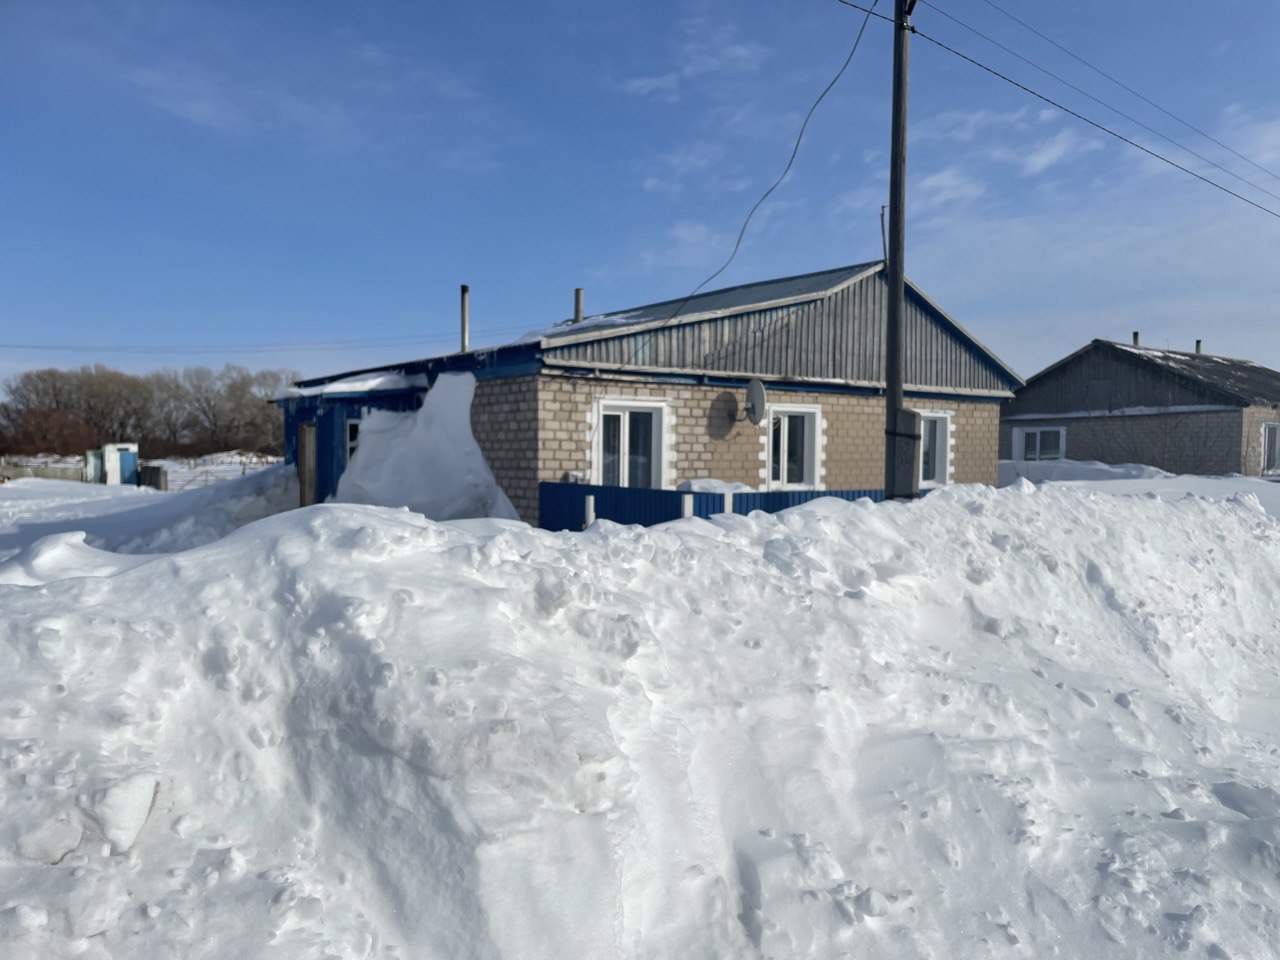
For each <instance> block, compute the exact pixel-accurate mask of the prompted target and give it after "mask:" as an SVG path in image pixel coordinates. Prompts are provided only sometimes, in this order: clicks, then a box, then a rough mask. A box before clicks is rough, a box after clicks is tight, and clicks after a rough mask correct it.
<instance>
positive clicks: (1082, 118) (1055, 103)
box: [836, 0, 1280, 219]
mask: <svg viewBox="0 0 1280 960" xmlns="http://www.w3.org/2000/svg"><path fill="white" fill-rule="evenodd" d="M836 2H837V3H841V4H843V5H844V6H846V7H852V8H853V9H855V10H861V11H862V12H863V13H865V14H867V15H868V16H875V17H878V18H879V19H881V20H884V21H887V22H889V23H892V22H893V19H892V18H891V17H886V16H883V15H882V14H878V13H874V12H873V10H872V9H871V8H869V7H864V6H861V5H860V4H857V3H854V2H853V0H836ZM935 9H936V8H935ZM909 29H910V30H911V32H912V33H914V34H915V35H916V36H918V37H919V38H920V39H922V40H927V41H929V43H932V44H933V45H934V46H935V47H940V48H941V49H943V50H945V51H947V53H950V54H952V55H953V56H956V57H959V58H960V59H961V60H965V61H968V62H969V63H971V64H973V65H974V66H975V67H977V68H978V69H980V70H985V71H986V72H987V73H989V74H991V75H992V76H994V77H999V78H1000V79H1001V80H1003V81H1004V82H1005V83H1008V84H1011V85H1012V86H1015V87H1017V88H1018V89H1019V90H1021V91H1023V92H1024V93H1029V94H1031V96H1033V97H1035V98H1036V99H1037V100H1040V101H1042V102H1044V103H1047V104H1049V106H1051V107H1054V108H1056V109H1058V110H1061V111H1062V112H1063V113H1066V114H1069V115H1070V116H1073V117H1075V118H1076V119H1077V120H1080V121H1081V122H1083V123H1087V124H1088V125H1089V126H1091V127H1093V128H1094V129H1096V130H1099V131H1101V132H1102V133H1105V134H1107V135H1108V136H1111V137H1115V138H1116V139H1117V140H1119V141H1121V142H1122V143H1127V144H1128V145H1129V146H1131V147H1135V148H1136V149H1138V150H1141V151H1142V152H1143V153H1145V154H1147V155H1148V156H1151V157H1154V158H1155V159H1157V160H1159V161H1160V162H1161V163H1166V164H1168V165H1169V166H1171V167H1173V168H1174V169H1176V170H1181V171H1182V172H1183V173H1186V174H1189V175H1190V176H1193V177H1195V178H1196V179H1197V180H1199V181H1201V182H1202V183H1207V184H1208V185H1209V186H1211V187H1214V188H1216V189H1218V190H1221V191H1222V192H1223V193H1225V194H1227V195H1229V196H1232V197H1235V198H1236V199H1237V200H1242V201H1244V202H1245V203H1247V204H1248V205H1249V206H1251V207H1254V208H1256V209H1258V210H1261V211H1262V212H1263V213H1267V214H1270V215H1271V216H1273V217H1275V218H1277V219H1280V213H1278V212H1277V211H1275V210H1272V209H1271V208H1270V207H1266V206H1263V205H1262V204H1261V203H1258V202H1257V201H1255V200H1250V199H1249V198H1248V197H1246V196H1244V195H1243V194H1239V193H1236V192H1235V191H1234V190H1232V189H1231V188H1230V187H1224V186H1223V185H1222V184H1220V183H1218V182H1217V181H1216V180H1210V179H1209V178H1208V177H1206V176H1205V175H1204V174H1201V173H1197V172H1196V171H1194V170H1192V169H1191V168H1189V167H1185V166H1183V165H1182V164H1180V163H1178V162H1177V161H1176V160H1171V159H1170V158H1168V157H1166V156H1165V155H1164V154H1162V153H1157V152H1156V151H1155V150H1152V149H1151V148H1150V147H1146V146H1143V145H1142V144H1141V143H1138V142H1137V141H1136V140H1131V139H1130V138H1129V137H1126V136H1125V135H1124V134H1122V133H1119V132H1117V131H1115V130H1112V129H1111V128H1110V127H1108V126H1105V125H1104V124H1101V123H1099V122H1098V121H1097V120H1091V119H1089V118H1088V117H1086V116H1085V115H1084V114H1083V113H1080V112H1079V111H1077V110H1072V109H1071V108H1070V107H1068V106H1065V105H1064V104H1061V103H1059V102H1058V101H1057V100H1054V99H1052V98H1050V97H1046V96H1045V95H1044V94H1043V93H1039V92H1037V91H1035V90H1032V89H1031V88H1030V87H1028V86H1027V85H1026V84H1025V83H1019V82H1018V81H1017V80H1014V79H1013V78H1012V77H1009V76H1006V75H1005V74H1003V73H1001V72H1000V71H999V70H996V69H995V68H994V67H989V66H987V65H986V64H985V63H982V62H981V61H979V60H975V59H974V58H973V57H971V56H969V55H968V54H965V53H961V52H960V51H959V50H957V49H955V48H954V47H951V46H948V45H947V44H945V43H943V42H942V41H941V40H938V39H936V38H935V37H931V36H929V34H927V33H924V32H922V31H921V30H919V29H917V28H916V27H914V26H912V27H910V28H909Z"/></svg>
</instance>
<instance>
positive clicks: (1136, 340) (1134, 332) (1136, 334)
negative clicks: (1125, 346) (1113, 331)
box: [1133, 330, 1139, 347]
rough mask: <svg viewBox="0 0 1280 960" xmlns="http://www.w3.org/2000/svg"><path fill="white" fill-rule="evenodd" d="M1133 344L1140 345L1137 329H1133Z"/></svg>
mask: <svg viewBox="0 0 1280 960" xmlns="http://www.w3.org/2000/svg"><path fill="white" fill-rule="evenodd" d="M1133 345H1134V346H1135V347H1136V346H1139V343H1138V331H1137V330H1135V331H1133Z"/></svg>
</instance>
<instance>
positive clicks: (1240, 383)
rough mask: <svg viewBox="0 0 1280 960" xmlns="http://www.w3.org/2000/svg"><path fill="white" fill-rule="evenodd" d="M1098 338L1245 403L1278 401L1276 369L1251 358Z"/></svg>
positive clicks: (1279, 390) (1279, 376)
mask: <svg viewBox="0 0 1280 960" xmlns="http://www.w3.org/2000/svg"><path fill="white" fill-rule="evenodd" d="M1099 342H1101V343H1105V344H1107V345H1108V346H1111V347H1114V348H1115V349H1117V350H1123V351H1124V352H1126V353H1130V354H1133V355H1134V356H1136V357H1140V358H1142V359H1143V360H1146V361H1147V362H1149V363H1154V364H1156V365H1158V366H1160V367H1163V368H1164V369H1166V370H1169V371H1171V372H1172V373H1175V374H1178V375H1179V376H1183V377H1187V378H1189V379H1191V380H1194V381H1196V382H1197V383H1200V384H1203V385H1204V386H1206V387H1209V388H1210V389H1212V390H1216V391H1218V392H1219V393H1222V394H1226V395H1227V396H1230V397H1233V398H1234V399H1236V400H1239V401H1240V402H1241V403H1243V404H1245V405H1246V406H1248V405H1252V404H1264V405H1275V404H1280V372H1277V371H1275V370H1272V369H1270V368H1269V367H1264V366H1262V365H1261V364H1257V363H1254V362H1253V361H1251V360H1236V359H1234V358H1232V357H1219V356H1214V355H1213V354H1208V353H1183V352H1182V351H1179V350H1159V349H1155V348H1152V347H1135V346H1132V345H1130V344H1127V343H1115V342H1113V341H1110V340H1103V341H1099Z"/></svg>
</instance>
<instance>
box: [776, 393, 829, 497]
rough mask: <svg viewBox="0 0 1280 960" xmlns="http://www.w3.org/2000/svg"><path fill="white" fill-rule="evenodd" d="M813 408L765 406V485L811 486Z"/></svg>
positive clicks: (814, 474) (813, 482) (813, 474)
mask: <svg viewBox="0 0 1280 960" xmlns="http://www.w3.org/2000/svg"><path fill="white" fill-rule="evenodd" d="M818 416H819V410H818V409H817V408H816V407H799V406H770V407H769V487H770V489H773V490H785V489H811V488H813V487H815V486H817V478H818Z"/></svg>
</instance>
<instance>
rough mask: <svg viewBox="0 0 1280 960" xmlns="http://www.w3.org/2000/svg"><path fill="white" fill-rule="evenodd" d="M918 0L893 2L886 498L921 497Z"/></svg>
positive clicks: (886, 366)
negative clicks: (915, 244)
mask: <svg viewBox="0 0 1280 960" xmlns="http://www.w3.org/2000/svg"><path fill="white" fill-rule="evenodd" d="M915 5H916V0H894V14H893V19H894V26H893V136H892V142H891V156H890V159H889V249H888V260H887V263H886V265H885V273H886V275H887V277H888V280H889V303H888V330H887V331H886V336H885V421H884V495H885V499H888V500H898V499H907V498H914V497H917V496H919V493H920V415H919V414H917V413H914V412H913V411H910V410H906V409H904V406H903V366H904V365H903V355H902V341H903V339H904V337H903V333H904V329H905V326H906V324H905V309H906V306H905V300H906V292H905V291H906V256H907V242H906V237H907V233H906V218H907V42H908V40H910V38H911V12H912V10H914V9H915Z"/></svg>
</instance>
